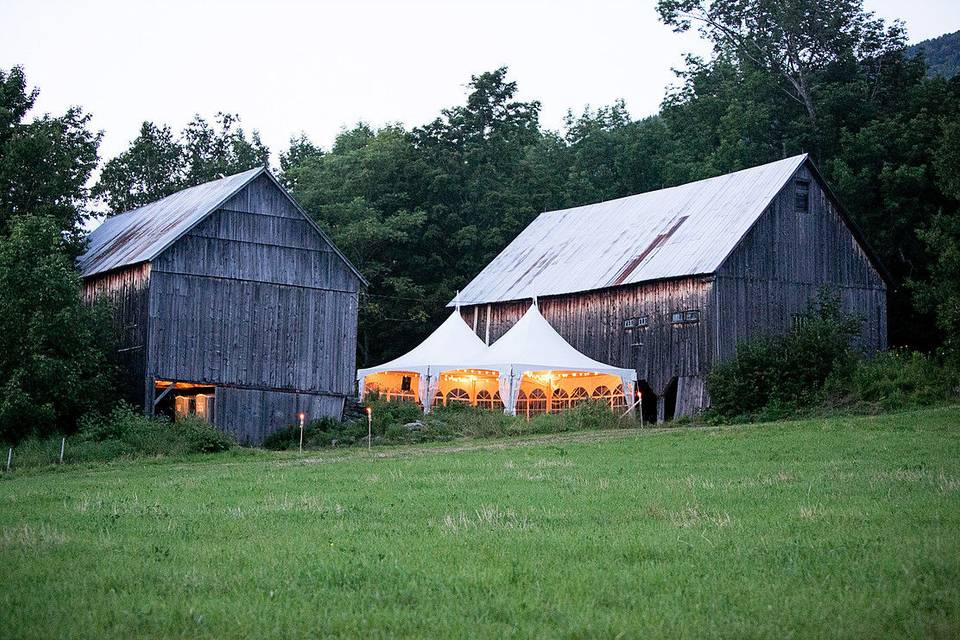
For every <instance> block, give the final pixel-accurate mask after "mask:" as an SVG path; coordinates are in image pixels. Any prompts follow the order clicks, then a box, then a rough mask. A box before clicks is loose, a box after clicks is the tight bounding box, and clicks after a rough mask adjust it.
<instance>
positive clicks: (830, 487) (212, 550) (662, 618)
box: [0, 408, 960, 638]
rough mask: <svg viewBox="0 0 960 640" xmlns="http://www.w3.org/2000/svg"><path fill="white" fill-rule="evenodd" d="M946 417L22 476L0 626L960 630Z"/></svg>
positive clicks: (482, 633)
mask: <svg viewBox="0 0 960 640" xmlns="http://www.w3.org/2000/svg"><path fill="white" fill-rule="evenodd" d="M957 424H960V408H947V409H935V410H926V411H916V412H908V413H900V414H893V415H886V416H881V417H870V418H835V419H829V420H827V419H822V420H812V421H805V422H794V423H777V424H766V425H751V426H744V427H735V428H701V429H691V428H686V429H684V428H675V429H661V430H655V431H647V432H638V431H636V430H629V431H628V430H623V431H608V432H599V433H580V434H565V435H559V436H548V437H540V438H537V439H532V440H531V439H527V440H512V441H486V442H483V441H477V442H475V443H473V444H470V443H467V444H462V443H461V444H458V445H456V446H452V445H444V446H439V447H408V448H403V447H395V448H390V449H381V450H375V451H374V455H373V456H372V457H371V456H369V455H368V454H367V453H366V452H365V451H357V450H349V451H331V452H326V453H323V454H320V455H319V456H317V455H314V454H311V455H310V456H307V457H303V458H301V457H298V456H295V455H290V454H271V453H254V452H240V453H238V452H233V453H231V454H219V455H213V456H210V457H209V458H207V459H204V460H202V461H199V460H185V461H184V460H181V461H179V462H176V461H155V462H144V461H141V462H126V463H120V464H113V465H107V466H88V467H83V466H74V467H70V466H68V467H65V468H61V469H60V470H58V472H54V473H51V472H43V473H37V472H27V473H21V474H14V475H13V476H12V477H8V479H6V480H3V481H0V504H2V505H3V507H2V508H0V562H2V564H3V566H4V576H5V578H4V580H3V581H0V607H2V610H3V611H4V612H5V615H4V618H5V619H4V623H3V624H4V629H3V636H4V637H8V638H14V637H23V638H31V637H55V636H64V635H69V636H71V637H116V638H128V637H206V638H230V637H283V638H300V637H329V636H349V637H411V636H412V637H427V636H430V637H464V636H471V637H497V638H501V637H624V636H625V637H637V638H641V637H697V638H710V637H728V638H729V637H751V638H762V637H776V638H782V637H848V638H853V637H956V636H957V633H958V631H960V553H958V542H957V537H956V531H957V530H958V528H960V501H958V497H960V430H958V429H957ZM237 456H242V462H240V461H239V460H238V459H237Z"/></svg>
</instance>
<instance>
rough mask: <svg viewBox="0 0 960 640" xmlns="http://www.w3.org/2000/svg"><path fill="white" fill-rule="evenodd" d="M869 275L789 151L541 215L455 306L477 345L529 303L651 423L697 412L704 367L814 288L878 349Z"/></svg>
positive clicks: (780, 326)
mask: <svg viewBox="0 0 960 640" xmlns="http://www.w3.org/2000/svg"><path fill="white" fill-rule="evenodd" d="M883 274H884V271H883V269H882V267H881V266H880V264H879V263H878V261H877V260H876V258H875V257H874V255H873V254H872V253H871V251H870V249H869V248H868V247H867V246H866V244H865V243H864V241H863V238H862V236H861V234H860V233H859V232H858V231H857V229H856V228H855V227H854V225H853V224H852V223H851V222H850V220H849V219H848V218H847V217H846V215H845V214H844V213H843V210H842V209H841V208H840V205H839V204H838V202H837V200H836V198H835V197H834V196H833V194H832V193H831V192H830V190H829V188H828V187H827V185H826V184H825V182H824V181H823V178H822V177H821V176H820V174H819V172H818V171H817V169H816V168H815V167H814V165H813V163H812V162H811V161H810V160H809V158H808V157H807V156H806V155H801V156H796V157H793V158H788V159H785V160H781V161H778V162H773V163H770V164H767V165H762V166H759V167H754V168H752V169H747V170H744V171H738V172H736V173H731V174H728V175H723V176H719V177H716V178H710V179H708V180H701V181H698V182H693V183H690V184H685V185H681V186H678V187H673V188H670V189H662V190H660V191H653V192H649V193H643V194H640V195H636V196H630V197H627V198H621V199H618V200H611V201H609V202H601V203H598V204H592V205H587V206H583V207H575V208H572V209H566V210H562V211H550V212H546V213H543V214H541V215H540V216H539V217H537V218H536V220H534V221H533V222H532V223H531V224H530V225H529V226H528V227H527V228H526V229H525V230H524V231H523V232H522V233H521V234H520V235H519V236H517V238H516V239H515V240H514V241H513V242H512V243H510V245H509V246H507V248H506V249H504V250H503V252H501V253H500V255H498V256H497V257H496V258H495V259H494V260H493V261H492V262H491V263H490V264H489V265H487V267H486V268H484V269H483V271H481V272H480V274H479V275H477V277H476V278H474V279H473V281H472V282H470V284H469V285H468V286H467V287H466V288H465V289H464V290H463V291H461V292H460V301H461V313H462V314H463V316H464V318H465V319H466V320H467V322H468V323H472V325H473V327H474V328H475V330H476V331H477V333H478V335H480V337H481V338H484V339H486V340H487V342H488V343H489V342H491V341H493V340H496V339H497V338H499V337H500V336H501V335H503V333H505V332H506V330H507V329H509V328H510V327H511V326H512V325H513V323H515V322H516V321H517V320H518V319H519V318H520V316H521V315H522V314H523V312H524V311H525V310H526V308H527V307H528V306H529V304H530V299H531V298H532V297H534V296H537V297H538V299H539V306H540V311H541V312H542V313H543V315H544V316H545V317H546V318H547V320H549V321H550V323H551V324H552V325H553V326H554V327H555V328H556V329H557V331H558V332H559V333H560V334H561V335H562V336H563V337H564V338H566V339H567V341H568V342H570V343H571V344H572V345H573V346H575V347H576V348H577V349H579V350H580V351H582V352H583V353H585V354H587V355H588V356H590V357H592V358H595V359H597V360H600V361H601V362H607V363H610V364H614V365H617V366H621V367H633V368H635V369H636V371H637V375H638V378H639V379H640V380H641V381H642V383H641V388H646V389H647V392H646V394H645V396H644V400H645V401H644V405H645V407H644V410H645V413H646V414H647V415H648V417H652V416H653V415H656V416H657V417H658V418H659V419H661V420H663V419H668V418H671V417H673V416H674V415H687V414H690V413H692V412H694V411H696V410H698V409H700V408H703V407H706V406H708V405H709V398H708V396H707V393H706V390H705V387H704V381H705V376H706V374H707V373H708V372H709V371H710V368H711V366H712V365H713V363H714V362H718V361H722V360H724V359H727V358H729V357H730V356H731V355H732V354H733V353H734V352H735V350H736V347H737V344H738V343H739V342H741V341H743V340H744V339H746V338H749V337H750V336H753V335H756V334H758V333H767V334H776V333H779V332H783V331H784V330H786V329H787V328H788V327H790V326H791V324H792V323H793V322H794V321H795V318H796V317H797V314H799V313H801V312H803V311H805V310H806V309H807V308H808V303H809V301H810V300H811V298H813V297H815V296H816V294H817V292H818V290H819V289H820V288H821V287H822V286H824V285H828V286H829V287H831V288H834V289H835V290H836V291H837V292H838V293H839V294H840V296H841V299H842V302H843V306H844V308H845V309H846V310H847V311H849V312H853V313H855V314H858V315H859V316H861V317H862V318H863V331H862V336H861V340H862V347H863V348H864V349H865V350H867V351H874V350H879V349H885V348H886V340H887V338H886V336H887V313H886V291H887V281H886V276H885V275H883ZM654 399H655V400H656V402H655V403H654V402H653V401H654ZM648 401H649V403H648Z"/></svg>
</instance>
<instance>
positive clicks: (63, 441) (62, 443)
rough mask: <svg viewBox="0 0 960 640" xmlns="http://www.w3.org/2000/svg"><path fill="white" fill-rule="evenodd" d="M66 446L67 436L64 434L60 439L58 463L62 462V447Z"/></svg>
mask: <svg viewBox="0 0 960 640" xmlns="http://www.w3.org/2000/svg"><path fill="white" fill-rule="evenodd" d="M66 446H67V438H66V436H64V437H63V438H62V439H61V440H60V464H63V449H64V447H66Z"/></svg>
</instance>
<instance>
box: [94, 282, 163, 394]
mask: <svg viewBox="0 0 960 640" xmlns="http://www.w3.org/2000/svg"><path fill="white" fill-rule="evenodd" d="M149 286H150V264H149V263H144V264H137V265H133V266H130V267H126V268H123V269H118V270H116V271H109V272H107V273H102V274H98V275H97V276H95V277H93V278H89V279H87V280H85V281H84V283H83V299H84V301H86V302H88V303H92V302H94V301H97V300H105V301H106V302H107V303H108V304H109V305H110V311H111V314H110V317H111V320H112V324H113V333H114V336H115V339H116V342H115V344H114V345H112V347H113V348H112V357H111V359H112V360H113V361H114V362H115V363H116V364H117V365H118V366H119V367H120V369H121V371H122V375H121V376H120V380H121V384H122V385H123V388H122V389H121V392H122V393H123V395H124V397H125V398H126V399H127V400H129V401H130V402H133V403H135V404H142V403H143V401H144V382H145V380H144V376H145V372H146V360H147V346H148V345H147V322H148V319H147V316H148V311H147V304H148V299H149V293H148V292H149Z"/></svg>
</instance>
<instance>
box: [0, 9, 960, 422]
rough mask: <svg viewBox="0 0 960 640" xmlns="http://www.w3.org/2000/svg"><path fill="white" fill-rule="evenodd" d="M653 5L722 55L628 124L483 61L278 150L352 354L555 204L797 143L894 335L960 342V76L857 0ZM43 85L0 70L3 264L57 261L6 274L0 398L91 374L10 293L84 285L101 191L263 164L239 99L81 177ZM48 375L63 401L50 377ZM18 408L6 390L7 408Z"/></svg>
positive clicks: (419, 314)
mask: <svg viewBox="0 0 960 640" xmlns="http://www.w3.org/2000/svg"><path fill="white" fill-rule="evenodd" d="M657 11H658V14H659V17H660V19H661V20H662V21H663V22H664V23H665V24H667V25H669V26H671V27H672V28H673V29H675V30H676V31H686V30H689V29H696V30H698V31H699V33H700V34H701V35H702V37H703V38H705V39H707V40H708V41H709V42H710V43H711V44H712V54H711V55H710V56H709V58H706V59H703V58H698V57H694V56H689V57H687V58H686V61H685V64H684V66H683V68H682V69H680V70H678V72H677V73H678V77H677V82H676V83H675V85H674V86H672V87H671V88H669V89H668V90H667V92H666V94H665V95H664V98H663V102H662V105H661V109H660V111H659V113H657V114H656V115H653V116H649V117H641V118H636V117H634V116H633V115H632V114H630V113H629V112H628V111H627V108H626V107H625V105H624V103H623V102H617V103H614V104H611V105H607V106H601V107H596V108H592V107H587V108H584V109H582V110H580V111H577V112H570V113H568V116H567V117H566V120H565V122H564V125H563V127H562V129H561V130H560V131H552V130H548V129H546V128H545V127H543V126H542V125H541V123H540V119H539V116H540V103H539V102H537V101H535V100H528V101H523V100H520V99H518V97H517V96H518V87H517V85H516V83H515V82H513V81H512V80H511V78H510V74H509V70H508V69H507V68H500V69H494V70H490V71H487V72H484V73H479V74H477V75H474V76H472V77H471V78H470V80H469V83H468V87H467V95H466V99H465V101H464V102H463V103H462V104H459V105H454V106H451V107H449V108H446V109H443V110H441V111H440V113H439V114H438V115H437V117H436V118H435V119H434V120H432V121H431V122H427V123H423V124H421V125H419V126H413V127H405V126H401V125H399V124H393V125H387V126H383V127H379V128H376V127H372V126H370V125H367V124H365V123H358V124H356V125H354V126H352V127H350V128H347V129H345V130H343V131H342V132H341V133H340V134H339V135H338V136H337V138H336V141H335V142H334V143H333V145H332V146H331V147H330V148H321V147H320V146H318V145H316V144H314V143H313V142H312V141H311V140H309V139H308V138H307V137H305V136H302V135H301V136H298V137H295V138H294V139H293V140H291V142H290V144H289V146H288V148H286V149H284V150H281V151H280V152H279V154H278V155H279V172H278V173H279V175H280V177H281V179H282V180H283V182H284V184H286V185H287V186H288V188H289V189H290V190H291V191H292V192H293V194H294V195H295V197H296V198H297V199H298V200H299V201H300V202H301V203H302V204H303V205H304V207H305V208H306V209H307V210H308V211H309V212H310V213H311V214H312V215H313V216H315V217H316V219H317V220H318V221H319V222H320V224H321V225H323V226H324V227H325V228H326V229H327V230H328V231H329V233H330V234H331V235H332V237H333V238H334V240H335V241H336V243H337V244H338V245H339V246H340V248H341V249H342V250H343V251H344V252H345V253H346V254H347V255H348V256H349V257H350V258H351V260H353V261H354V263H355V264H356V265H357V267H358V268H359V269H360V270H361V271H362V272H363V273H364V274H365V275H366V277H367V278H368V279H369V281H370V283H371V284H370V288H369V291H368V293H367V294H366V296H365V297H364V299H363V301H362V305H361V318H360V323H361V324H360V346H359V351H360V352H359V356H360V357H359V362H360V364H361V365H369V364H373V363H375V362H378V361H381V360H384V359H386V358H388V357H391V356H394V355H396V354H398V353H400V352H402V351H403V350H405V349H407V348H409V347H410V346H412V345H413V344H415V343H416V342H417V341H418V340H420V339H421V338H422V337H423V336H424V335H425V334H426V333H427V332H429V331H430V330H431V329H432V327H434V326H435V325H436V324H437V323H438V322H439V321H440V320H441V319H442V317H443V316H444V314H445V313H446V312H445V311H444V306H445V305H446V303H447V302H449V301H450V300H451V299H452V298H453V297H454V295H455V293H456V291H457V290H458V289H459V288H461V287H462V286H464V285H465V284H466V283H467V282H468V281H469V280H470V279H471V278H472V277H473V276H474V275H475V274H476V273H477V272H478V271H479V270H480V269H481V268H482V267H483V266H484V265H485V264H486V263H487V262H488V261H489V260H490V259H491V258H492V257H493V256H495V255H496V254H497V253H498V252H499V251H500V250H501V249H502V248H503V247H504V246H505V245H506V244H507V243H508V242H509V241H510V240H511V239H512V238H513V237H514V236H515V235H516V234H517V233H518V232H519V231H520V230H521V229H523V228H524V226H525V225H526V224H527V223H529V222H530V221H531V220H532V219H533V218H534V217H535V216H536V215H537V214H538V213H540V212H542V211H544V210H550V209H555V208H561V207H568V206H573V205H579V204H585V203H590V202H595V201H599V200H604V199H609V198H615V197H619V196H625V195H628V194H634V193H639V192H643V191H647V190H651V189H659V188H662V187H667V186H671V185H676V184H680V183H683V182H687V181H690V180H696V179H700V178H705V177H709V176H714V175H718V174H721V173H725V172H729V171H735V170H738V169H742V168H745V167H750V166H753V165H757V164H761V163H765V162H769V161H772V160H776V159H779V158H783V157H786V156H790V155H794V154H797V153H801V152H808V153H810V154H811V156H812V158H813V159H814V161H815V162H816V163H817V165H818V166H819V167H820V169H821V171H822V172H823V174H824V175H825V177H826V178H827V180H828V181H829V183H830V184H831V185H832V187H833V188H834V190H835V192H836V193H837V195H838V196H839V198H840V201H841V202H842V204H843V205H844V206H845V208H846V209H847V211H848V213H849V215H850V216H851V217H852V219H853V220H854V221H856V223H857V224H858V225H859V226H860V227H861V228H862V230H863V232H864V233H865V234H866V237H867V238H868V240H869V242H870V244H871V245H872V246H873V248H874V249H875V250H876V252H877V253H878V254H879V256H880V257H881V259H882V260H883V262H884V264H885V265H886V267H887V269H888V270H889V272H890V273H891V274H892V277H893V279H894V283H893V288H892V291H891V295H890V298H889V299H890V327H891V329H890V330H891V335H890V340H891V344H893V345H907V346H910V347H913V348H918V349H921V350H928V351H929V350H934V349H941V348H944V349H946V350H947V351H949V350H950V349H951V348H952V349H955V348H956V345H955V344H952V343H951V337H952V336H955V335H956V333H957V330H958V329H960V177H958V176H960V77H957V76H954V77H951V78H947V77H945V76H946V75H950V74H948V73H929V71H930V67H928V62H927V61H928V60H933V50H934V49H933V48H931V47H927V48H925V54H924V55H916V54H915V52H911V51H908V49H907V47H906V33H905V30H904V27H903V26H902V25H901V24H899V23H886V22H884V21H882V20H880V19H877V18H876V17H875V16H873V15H872V14H870V13H868V12H866V11H864V9H863V7H862V2H861V1H860V0H842V1H839V2H836V1H832V2H809V1H800V0H791V1H790V2H773V1H772V0H745V1H737V2H732V1H723V2H720V1H714V2H705V1H702V0H660V1H659V2H658V4H657ZM934 42H937V41H934ZM939 50H940V49H937V51H939ZM941 57H943V56H941ZM944 59H946V58H944ZM938 64H940V63H938ZM36 96H37V89H33V88H31V87H30V86H29V84H28V81H27V77H26V73H25V71H24V70H23V69H22V68H19V67H15V68H13V69H11V70H9V71H3V70H0V234H2V237H0V245H2V246H0V266H2V265H3V264H4V261H6V263H5V264H7V266H10V265H14V264H17V260H20V259H21V258H22V257H23V256H25V255H37V256H46V258H45V260H46V262H45V263H44V264H45V265H46V269H47V271H46V272H44V274H36V273H31V274H23V273H18V274H16V277H14V275H13V273H14V272H13V271H11V270H8V273H7V274H6V275H4V274H0V335H2V336H4V337H3V340H4V341H5V344H4V349H0V382H2V384H4V385H5V388H4V394H5V395H4V398H6V399H9V398H14V399H16V397H18V396H17V395H16V393H13V391H10V390H16V389H21V390H22V389H25V388H34V387H37V386H38V385H39V383H37V382H31V381H30V380H29V378H30V377H31V376H35V375H37V374H36V371H37V368H36V367H33V368H30V367H26V366H25V365H23V362H25V361H27V360H29V358H32V357H34V356H36V357H37V358H39V359H40V360H39V362H41V364H42V365H43V366H46V367H48V368H49V367H52V365H51V364H50V363H51V362H54V361H57V362H59V360H57V359H58V358H59V359H61V360H62V361H63V362H64V363H66V364H64V365H63V369H64V372H65V373H63V375H68V376H73V378H70V380H71V382H70V384H73V385H75V386H76V387H77V388H83V385H85V384H88V383H89V380H90V379H91V378H92V377H94V373H93V372H90V371H88V370H87V369H88V368H89V367H74V368H72V369H71V368H70V367H69V366H68V364H69V363H70V362H72V361H76V359H77V358H78V357H80V356H77V355H76V354H78V353H83V352H84V349H85V348H86V347H87V345H89V344H91V343H92V341H93V339H94V338H93V332H87V334H84V335H80V336H74V337H73V339H72V341H68V340H60V339H59V338H58V336H57V335H47V333H50V332H49V331H47V333H45V327H57V329H56V331H59V332H60V333H69V331H70V330H69V328H67V327H65V326H64V325H63V323H60V324H57V323H55V322H51V321H50V319H49V318H47V319H46V320H44V319H43V317H42V316H43V314H40V316H38V318H39V319H38V320H36V322H37V325H36V326H33V325H31V326H24V324H23V323H24V320H23V318H24V317H25V316H24V314H23V313H22V310H21V309H19V308H18V307H17V305H18V304H20V305H31V304H34V306H35V305H36V304H39V303H31V302H30V301H29V300H26V299H25V296H24V295H22V285H21V282H22V278H27V277H34V278H41V279H42V278H51V279H53V280H55V281H57V282H59V283H61V285H62V286H61V287H60V288H57V287H53V288H52V289H51V290H52V291H57V292H60V295H61V298H62V292H63V291H66V290H68V289H69V286H72V285H71V284H70V283H71V282H73V281H72V280H71V278H75V274H70V273H68V271H69V269H66V270H65V267H64V265H69V259H70V258H71V257H72V256H75V255H76V254H77V252H78V251H79V250H80V248H81V247H82V242H83V234H82V232H81V229H82V225H83V223H84V222H85V221H86V220H87V219H88V218H89V217H90V216H92V215H93V212H94V211H96V210H97V207H101V208H102V207H106V208H108V209H109V210H111V211H114V212H121V211H124V210H127V209H130V208H132V207H135V206H138V205H139V204H142V203H144V202H147V201H150V200H153V199H156V198H159V197H162V196H164V195H167V194H169V193H172V192H173V191H176V190H178V189H181V188H183V187H186V186H190V185H193V184H197V183H200V182H204V181H206V180H209V179H212V178H215V177H217V176H221V175H225V174H229V173H233V172H236V171H240V170H243V169H246V168H249V167H251V166H256V165H259V164H266V163H268V162H269V158H270V153H269V151H268V149H267V148H266V147H265V146H264V145H263V143H262V142H261V141H260V139H259V138H258V136H257V134H256V132H255V131H254V132H252V133H250V134H248V133H247V132H246V131H245V130H244V129H243V127H242V126H241V121H240V119H239V118H238V117H237V116H235V115H232V114H229V113H221V114H217V115H216V116H215V117H214V119H213V120H212V121H209V120H207V119H204V118H202V117H200V116H197V117H196V118H195V119H194V120H193V121H192V122H191V123H190V124H189V125H188V126H187V127H185V128H184V129H183V130H182V131H179V132H177V131H174V130H172V129H171V127H169V126H168V125H165V124H163V123H153V122H144V123H143V126H142V128H141V130H140V133H139V135H138V136H137V137H136V139H134V140H133V141H132V142H131V143H130V145H129V147H128V149H127V150H126V151H124V152H123V153H121V154H120V155H118V156H117V157H114V158H111V159H109V160H108V161H106V162H105V163H104V164H103V165H102V171H101V172H100V174H99V180H98V181H97V182H96V184H95V185H93V186H92V188H89V184H88V183H89V182H90V179H91V176H92V175H93V174H94V171H95V169H96V168H97V167H98V166H100V165H99V162H100V158H99V155H98V146H99V141H100V137H101V134H100V133H98V132H96V131H92V130H91V128H90V123H89V115H88V114H86V113H84V112H83V110H82V109H80V108H74V109H71V110H69V111H68V112H67V113H65V114H63V115H61V116H51V115H46V116H42V117H34V118H32V119H30V118H29V117H28V114H29V113H30V110H31V107H32V105H33V103H34V101H35V99H36ZM12 268H13V267H11V269H12ZM7 276H9V277H7ZM74 284H75V283H74ZM60 303H62V299H58V304H60ZM76 313H78V314H79V313H86V312H81V311H77V312H76ZM90 313H93V311H90ZM70 321H71V322H73V323H77V322H79V321H78V320H77V319H76V318H71V319H70ZM64 322H65V320H64ZM51 331H52V330H51ZM67 344H71V345H73V346H72V347H71V349H70V350H67V349H66V347H65V346H63V345H67ZM37 345H46V346H45V347H43V348H39V347H37ZM43 349H46V351H44V350H43ZM87 360H88V361H89V360H90V358H87ZM51 370H54V371H58V372H59V371H60V370H59V369H56V367H54V368H53V369H51ZM58 375H59V373H58ZM74 378H75V380H74ZM39 386H43V385H39ZM44 389H45V390H44V391H43V394H46V395H45V396H44V397H47V396H50V398H51V399H50V401H49V402H50V404H51V406H54V407H55V405H56V404H57V402H58V400H57V399H56V395H57V393H58V391H57V389H58V387H57V386H55V385H53V386H51V385H48V386H47V387H44ZM8 391H9V392H8ZM6 399H5V400H4V402H6V403H7V404H9V402H13V400H10V401H9V402H8V400H6ZM10 406H11V407H12V406H13V405H10ZM17 406H18V407H19V406H21V405H17ZM21 408H22V407H21ZM14 409H16V407H14V408H13V409H11V408H10V407H7V409H4V407H3V406H0V420H2V419H3V415H4V414H3V412H4V411H5V410H9V411H14ZM17 410H19V409H17ZM79 410H80V409H79V408H71V409H70V410H69V413H70V414H71V415H73V414H75V413H76V411H79ZM14 413H15V411H14ZM10 415H14V414H10ZM50 415H60V410H59V409H58V410H53V409H51V413H50Z"/></svg>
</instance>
